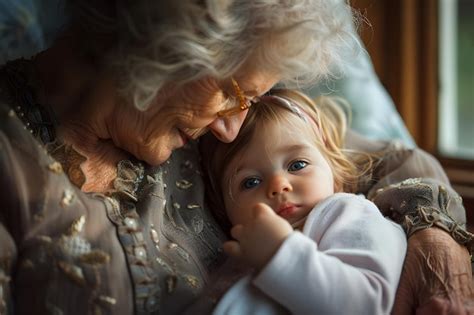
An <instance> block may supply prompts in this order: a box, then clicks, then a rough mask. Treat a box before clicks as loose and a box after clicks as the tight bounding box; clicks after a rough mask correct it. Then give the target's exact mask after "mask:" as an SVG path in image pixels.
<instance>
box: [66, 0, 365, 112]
mask: <svg viewBox="0 0 474 315" xmlns="http://www.w3.org/2000/svg"><path fill="white" fill-rule="evenodd" d="M69 6H70V12H71V14H72V21H73V24H72V25H73V27H74V29H75V30H77V31H78V34H80V36H81V38H82V41H83V45H81V46H82V47H83V49H85V50H86V52H87V54H88V55H89V56H90V58H91V59H92V60H94V61H95V62H96V63H99V64H103V65H106V66H109V67H110V69H111V70H114V71H115V72H116V73H117V74H118V78H119V79H118V81H119V82H118V84H119V87H120V88H121V91H122V92H123V93H124V94H125V95H126V96H128V97H129V98H130V99H131V100H132V101H133V103H134V105H135V106H136V107H138V108H140V109H145V108H146V107H147V106H149V104H150V103H151V102H152V100H153V99H154V98H155V96H156V95H157V94H158V92H159V90H160V89H161V88H162V87H163V86H165V85H166V84H173V85H181V84H185V83H187V82H190V81H193V80H196V79H200V78H203V77H205V76H212V77H214V78H216V79H218V80H220V79H226V78H229V77H231V76H232V75H234V74H235V72H236V71H238V70H239V69H240V68H241V67H242V66H243V65H244V64H246V63H248V62H251V63H252V66H253V67H254V68H258V69H259V70H261V71H269V72H271V73H278V75H279V76H280V77H281V82H282V83H283V84H284V85H285V86H287V87H303V86H309V85H310V84H312V83H314V82H316V81H318V80H319V79H321V78H325V77H329V76H331V75H332V74H333V73H337V72H336V71H337V70H342V68H343V66H344V63H345V60H346V59H347V58H345V57H344V56H345V55H346V54H347V52H348V51H354V52H359V50H360V46H359V43H358V41H357V39H356V37H355V32H354V31H353V29H352V28H353V24H354V23H353V22H354V21H356V24H357V21H358V20H360V18H359V17H358V16H357V14H354V13H353V12H352V9H351V7H350V5H349V4H348V3H347V2H346V1H344V0H340V1H334V0H333V1H330V0H223V1H221V0H161V1H156V0H133V1H126V0H115V1H110V0H69ZM334 67H341V69H335V68H334Z"/></svg>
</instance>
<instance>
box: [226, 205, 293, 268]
mask: <svg viewBox="0 0 474 315" xmlns="http://www.w3.org/2000/svg"><path fill="white" fill-rule="evenodd" d="M292 231H293V228H292V227H291V225H290V224H289V223H288V222H287V221H286V220H284V219H283V218H281V217H279V216H278V215H277V214H276V213H275V212H274V211H273V210H272V209H271V208H270V207H269V206H267V205H265V204H258V205H256V206H255V209H254V215H253V218H252V219H250V220H248V221H247V222H245V223H244V224H238V225H235V226H234V227H233V228H232V230H231V231H230V233H231V235H232V237H233V238H235V241H228V242H226V243H224V251H225V252H226V253H227V254H228V255H230V256H233V257H236V258H239V259H242V260H243V261H245V262H246V263H248V264H249V265H251V266H253V267H255V268H257V270H259V269H261V268H262V267H263V266H264V265H265V264H266V263H267V262H268V261H269V260H270V258H271V257H272V256H273V255H274V254H275V252H276V251H277V250H278V248H279V247H280V245H281V244H282V243H283V241H284V240H285V238H286V237H287V236H288V235H289V234H290V233H291V232H292Z"/></svg>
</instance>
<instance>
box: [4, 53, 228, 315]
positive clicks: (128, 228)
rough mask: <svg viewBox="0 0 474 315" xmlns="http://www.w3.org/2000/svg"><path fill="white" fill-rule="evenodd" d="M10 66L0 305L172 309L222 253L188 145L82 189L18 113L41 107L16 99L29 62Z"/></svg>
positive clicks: (29, 309) (50, 309)
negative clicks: (109, 183) (101, 190)
mask: <svg viewBox="0 0 474 315" xmlns="http://www.w3.org/2000/svg"><path fill="white" fill-rule="evenodd" d="M10 66H11V67H14V68H16V70H17V71H18V73H17V74H18V75H20V77H21V76H23V77H24V78H25V80H26V81H25V82H24V84H22V85H20V86H21V87H22V89H21V90H16V91H12V90H11V89H10V90H8V89H7V87H10V88H11V86H12V85H11V84H8V83H7V82H6V80H8V79H9V78H8V76H7V75H6V74H5V71H2V72H1V75H0V86H1V90H0V92H1V103H0V126H1V127H0V128H1V129H0V151H1V155H0V174H1V180H0V187H1V193H0V195H1V199H0V200H1V209H0V310H1V311H0V313H2V314H3V313H4V312H5V309H7V308H8V310H12V309H13V308H14V310H15V314H33V313H34V314H132V313H135V314H149V313H158V312H159V313H162V314H176V313H180V312H181V311H182V310H183V309H184V308H185V307H186V306H187V304H189V303H190V302H191V301H192V300H193V299H194V297H195V296H196V295H197V294H198V292H199V291H200V290H201V289H202V288H203V286H204V285H205V283H206V279H207V275H208V273H209V271H210V270H212V268H213V267H215V266H216V265H217V264H218V263H219V260H220V258H222V254H221V250H220V246H221V242H222V240H223V234H222V233H221V232H220V230H219V229H218V228H217V226H216V223H215V222H214V221H213V219H212V218H211V217H210V216H209V215H208V213H209V212H208V211H206V209H205V208H204V200H203V198H204V193H203V184H202V182H201V178H200V171H199V164H198V162H197V158H196V157H197V156H198V155H197V152H196V148H195V145H194V144H190V145H188V146H187V147H185V148H183V149H182V150H180V151H177V152H175V153H174V154H173V156H172V157H171V158H170V159H169V160H168V161H167V162H166V163H164V164H163V165H162V166H160V167H156V168H151V167H149V168H148V169H147V170H146V171H145V169H144V167H143V166H142V165H141V164H140V163H138V162H133V161H128V160H125V161H121V162H120V163H119V164H118V166H117V167H118V169H117V172H118V177H117V179H116V180H115V182H114V187H115V191H114V192H111V193H109V194H86V193H83V192H82V191H80V190H79V188H77V187H76V186H75V185H73V184H72V183H71V182H70V180H69V178H68V177H67V176H66V173H65V169H64V168H63V166H62V164H61V163H60V162H59V161H58V160H57V159H54V158H53V157H52V156H51V154H50V153H49V152H48V151H47V150H46V148H48V149H50V150H51V148H53V149H52V150H53V151H54V150H56V151H57V150H58V149H57V148H58V147H61V146H60V145H59V146H58V145H54V144H53V145H52V144H51V143H49V144H48V145H47V146H45V144H44V143H43V142H45V141H54V133H53V134H51V135H50V134H49V133H51V131H54V130H53V129H50V128H49V129H48V128H44V129H43V127H44V126H42V125H41V123H42V122H41V121H40V120H41V119H38V120H37V121H34V119H31V117H30V121H34V122H33V123H31V122H30V123H29V124H28V123H27V120H26V119H24V118H25V117H24V116H25V115H28V116H33V117H36V118H40V117H41V115H36V114H38V113H39V112H43V113H45V112H46V111H45V110H44V108H40V107H39V106H40V105H36V104H33V105H32V106H36V108H34V109H33V108H32V106H29V105H25V104H24V102H22V101H24V99H27V100H29V101H31V102H32V103H34V95H33V92H32V91H31V90H28V89H26V88H25V87H27V86H28V82H27V81H28V80H27V79H28V76H26V74H29V73H30V72H29V71H30V68H29V67H30V63H29V61H25V60H20V61H17V62H16V64H14V65H10ZM25 76H26V77H25ZM18 95H20V96H22V97H19V98H18V97H17V96H18ZM30 105H31V104H30ZM20 115H23V116H22V117H20ZM43 117H44V116H43ZM46 125H48V126H49V127H51V124H49V123H47V124H46ZM69 154H71V152H69ZM13 273H15V276H14V277H13ZM12 290H14V292H15V300H16V301H17V303H15V304H14V307H13V301H12V300H11V295H10V294H11V291H12Z"/></svg>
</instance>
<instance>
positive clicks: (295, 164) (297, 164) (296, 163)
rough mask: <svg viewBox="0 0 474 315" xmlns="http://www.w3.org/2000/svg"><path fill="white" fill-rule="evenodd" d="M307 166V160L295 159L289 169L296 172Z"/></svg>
mask: <svg viewBox="0 0 474 315" xmlns="http://www.w3.org/2000/svg"><path fill="white" fill-rule="evenodd" d="M306 166H308V163H307V162H305V161H301V160H300V161H294V162H291V164H290V166H289V167H288V171H290V172H296V171H299V170H302V169H303V168H305V167H306Z"/></svg>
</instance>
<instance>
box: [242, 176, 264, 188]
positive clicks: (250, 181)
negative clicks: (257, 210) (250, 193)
mask: <svg viewBox="0 0 474 315" xmlns="http://www.w3.org/2000/svg"><path fill="white" fill-rule="evenodd" d="M261 182H262V180H261V179H260V178H258V177H250V178H246V179H244V180H243V181H242V184H241V186H242V188H243V189H252V188H254V187H256V186H258V185H259V184H260V183H261Z"/></svg>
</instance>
